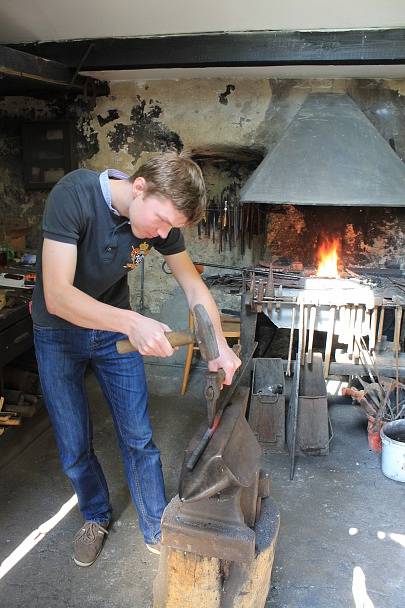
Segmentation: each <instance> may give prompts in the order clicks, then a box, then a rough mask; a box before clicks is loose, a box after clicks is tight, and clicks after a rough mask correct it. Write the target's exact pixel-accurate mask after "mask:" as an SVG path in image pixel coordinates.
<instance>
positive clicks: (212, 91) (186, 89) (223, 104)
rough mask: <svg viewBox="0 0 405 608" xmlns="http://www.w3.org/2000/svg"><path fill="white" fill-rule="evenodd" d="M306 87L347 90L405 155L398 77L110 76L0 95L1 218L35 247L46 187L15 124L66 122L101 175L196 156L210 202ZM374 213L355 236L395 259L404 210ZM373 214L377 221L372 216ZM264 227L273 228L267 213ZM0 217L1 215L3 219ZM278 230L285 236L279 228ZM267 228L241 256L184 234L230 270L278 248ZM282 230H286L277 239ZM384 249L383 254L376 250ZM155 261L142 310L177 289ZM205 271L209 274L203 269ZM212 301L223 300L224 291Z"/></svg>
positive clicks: (83, 157)
mask: <svg viewBox="0 0 405 608" xmlns="http://www.w3.org/2000/svg"><path fill="white" fill-rule="evenodd" d="M314 91H325V92H328V91H333V92H348V93H349V94H350V95H351V96H352V98H353V99H354V101H355V102H356V103H358V105H359V106H360V108H361V109H362V110H363V111H364V112H365V113H366V115H367V116H368V118H369V119H370V120H371V121H372V122H373V124H374V125H375V126H376V128H377V129H378V130H379V132H380V133H381V134H382V135H383V137H385V138H386V140H387V141H389V142H390V144H391V145H392V146H393V147H395V150H396V152H397V153H398V155H399V156H400V157H401V158H404V156H405V102H404V100H405V97H404V96H405V81H369V80H321V81H308V80H303V81H301V80H297V81H292V80H279V81H272V80H270V81H269V80H239V81H238V80H236V81H235V80H232V81H228V80H225V79H224V80H215V79H212V80H202V79H201V80H182V81H145V82H140V81H137V82H115V83H110V84H109V93H108V94H107V95H102V96H99V97H96V98H87V99H86V98H84V97H82V96H79V97H77V96H69V95H62V96H58V97H57V98H55V97H54V98H48V99H33V98H27V97H8V98H2V99H0V212H1V217H2V218H6V219H7V220H8V221H17V220H18V221H20V222H24V223H26V224H27V225H28V226H29V233H28V237H27V239H28V241H27V244H28V246H29V247H31V248H34V247H36V246H37V243H38V239H39V236H40V218H41V215H42V211H43V207H44V203H45V200H46V196H47V192H45V191H40V192H32V191H27V190H25V188H24V185H23V181H22V149H21V123H22V122H23V121H39V120H41V121H43V120H55V119H61V120H62V119H63V120H65V119H69V120H71V121H72V123H73V126H74V132H75V152H76V156H77V163H78V166H82V167H88V168H90V169H94V170H97V171H101V170H103V169H104V168H106V167H115V168H119V169H121V170H123V171H125V172H127V173H132V172H133V171H134V170H135V169H136V168H137V167H138V165H139V164H140V163H141V162H142V161H143V160H144V159H145V158H147V157H148V156H149V155H151V154H154V153H156V152H159V151H165V150H167V149H177V150H178V151H180V150H184V151H186V152H189V153H191V154H193V155H194V156H195V157H196V158H199V159H200V161H201V166H202V168H203V171H204V174H205V176H206V183H207V187H208V194H209V199H210V200H212V199H213V198H214V197H215V196H220V195H221V193H222V192H223V191H224V190H225V189H226V188H229V187H232V188H233V191H234V192H235V193H236V195H237V192H238V191H239V188H240V186H241V185H242V184H243V183H244V181H245V180H246V178H247V176H248V175H249V173H250V172H251V171H252V170H253V169H254V167H255V166H256V165H257V163H258V162H259V160H260V158H261V157H262V156H263V155H264V153H265V151H266V150H268V149H271V147H272V146H274V145H275V143H276V142H277V140H278V138H279V137H280V134H281V133H282V132H283V130H284V129H285V128H286V126H287V125H288V124H289V122H290V120H291V119H292V117H293V116H294V114H295V112H296V111H297V109H298V108H299V106H300V105H301V103H302V102H303V100H304V99H305V97H306V95H307V94H308V93H310V92H314ZM393 213H394V212H392V211H391V210H381V218H380V217H377V218H376V221H375V230H374V231H372V232H370V233H368V235H365V236H364V235H361V236H360V237H359V238H360V239H363V240H362V241H361V243H360V245H361V246H362V247H363V249H364V251H365V252H366V253H367V254H368V255H370V256H373V255H374V254H376V256H377V257H378V256H380V257H381V251H383V252H387V248H388V250H389V253H388V254H387V257H395V255H399V252H400V251H401V250H402V249H403V234H404V231H405V221H404V218H403V214H402V210H399V211H398V212H397V211H396V212H395V214H393ZM380 219H381V221H380ZM268 220H269V221H268V222H267V224H268V226H271V225H273V226H274V225H275V223H274V222H275V220H274V218H272V217H271V215H270V217H269V218H268ZM4 221H5V220H4ZM306 222H307V218H305V217H301V218H300V221H298V222H294V221H293V222H291V218H289V217H286V218H285V220H283V221H281V223H279V224H278V225H277V234H278V237H277V238H278V239H279V241H280V242H285V235H286V234H287V233H288V231H289V232H294V231H296V230H301V231H302V230H303V231H304V232H305V230H306ZM284 231H285V233H284ZM268 234H269V228H267V229H266V227H264V228H263V231H262V234H261V235H256V236H255V238H254V239H253V241H252V247H251V249H249V248H248V247H246V249H245V253H244V255H243V256H242V255H241V252H240V248H239V247H238V246H237V245H236V246H235V247H234V248H233V249H232V250H229V247H227V246H225V250H224V251H222V253H219V247H218V239H217V240H216V242H215V243H213V242H212V234H211V236H210V238H208V236H206V235H205V234H204V231H202V234H201V236H200V237H198V234H197V229H196V228H190V229H188V230H186V231H185V237H186V241H187V245H188V249H189V251H190V254H191V256H192V258H193V259H194V260H195V261H206V262H210V263H218V264H221V265H224V266H226V265H228V266H232V267H243V266H248V265H250V264H252V263H256V262H257V261H258V260H260V259H261V258H262V257H263V256H264V255H265V256H269V255H271V254H272V248H273V249H274V250H276V249H277V246H278V245H277V239H275V238H273V239H272V240H271V239H270V242H269V241H268V237H267V235H268ZM283 235H284V236H283ZM384 255H385V253H384ZM161 265H162V260H161V258H160V257H159V256H158V255H157V254H154V253H152V254H150V255H149V256H148V257H147V259H146V262H145V271H146V274H145V294H144V300H145V305H146V309H147V310H149V311H151V312H152V313H158V311H159V310H160V308H161V305H162V303H163V302H164V301H166V300H167V299H168V298H169V297H170V296H171V294H172V293H173V290H174V288H175V282H174V280H173V278H172V277H170V276H168V275H166V274H164V273H163V272H162V268H161ZM211 272H217V271H215V270H211ZM129 284H130V291H131V297H132V302H133V305H134V306H137V305H138V302H139V296H140V294H139V272H137V270H135V271H133V272H132V273H131V274H130V277H129ZM218 297H220V298H223V299H224V301H225V300H227V298H228V296H227V294H224V295H223V296H222V295H219V296H218Z"/></svg>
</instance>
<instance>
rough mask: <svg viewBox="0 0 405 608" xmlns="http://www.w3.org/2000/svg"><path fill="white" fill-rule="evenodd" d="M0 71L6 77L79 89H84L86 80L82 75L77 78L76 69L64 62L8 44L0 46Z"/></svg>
mask: <svg viewBox="0 0 405 608" xmlns="http://www.w3.org/2000/svg"><path fill="white" fill-rule="evenodd" d="M0 73H2V74H4V76H6V77H7V76H8V77H12V78H18V79H24V80H29V81H37V82H39V83H46V84H48V85H53V86H57V87H68V88H73V89H79V90H83V87H84V84H85V82H86V78H83V77H82V76H78V77H76V78H75V72H74V70H72V69H71V68H70V67H68V66H66V65H63V64H62V63H59V62H56V61H53V60H50V59H44V58H43V57H38V56H35V55H32V54H30V53H26V52H24V51H20V50H16V49H12V48H9V47H6V46H0Z"/></svg>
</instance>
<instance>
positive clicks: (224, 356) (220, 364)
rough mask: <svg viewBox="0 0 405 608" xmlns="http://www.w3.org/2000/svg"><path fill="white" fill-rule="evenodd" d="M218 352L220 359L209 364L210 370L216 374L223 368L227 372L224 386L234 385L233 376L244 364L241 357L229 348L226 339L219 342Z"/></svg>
mask: <svg viewBox="0 0 405 608" xmlns="http://www.w3.org/2000/svg"><path fill="white" fill-rule="evenodd" d="M218 350H219V357H217V358H216V359H213V361H210V362H209V363H208V369H209V370H210V371H211V372H216V371H218V370H219V369H221V368H222V369H223V370H224V372H225V380H224V384H232V379H233V375H234V373H235V372H236V370H237V369H238V367H240V365H241V363H242V362H241V360H240V359H239V357H238V356H237V355H235V353H234V352H233V350H232V348H230V347H229V346H228V343H227V341H226V340H225V338H224V339H223V340H222V339H221V340H218Z"/></svg>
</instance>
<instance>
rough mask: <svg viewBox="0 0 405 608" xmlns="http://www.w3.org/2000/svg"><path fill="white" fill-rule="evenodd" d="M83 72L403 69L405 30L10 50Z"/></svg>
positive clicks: (49, 44)
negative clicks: (345, 67) (308, 67)
mask: <svg viewBox="0 0 405 608" xmlns="http://www.w3.org/2000/svg"><path fill="white" fill-rule="evenodd" d="M89 45H93V46H92V48H91V50H90V52H89V53H88V54H87V57H86V59H85V60H84V61H83V63H82V65H81V69H82V70H114V69H116V70H118V69H146V68H149V69H150V68H175V67H177V68H178V67H181V68H191V67H199V68H202V67H217V66H229V67H240V66H265V65H268V66H272V65H325V64H327V65H330V64H332V65H364V64H369V65H379V64H381V65H384V64H401V63H405V29H399V28H398V29H384V30H347V31H343V30H337V31H312V32H308V31H305V32H292V31H265V32H239V33H210V34H190V35H181V36H154V37H144V38H102V39H94V40H75V41H65V42H46V43H36V44H29V45H17V46H15V47H14V48H18V49H21V50H25V51H28V52H29V53H33V54H36V55H40V56H41V57H47V58H49V59H54V60H57V61H61V62H62V63H64V64H66V65H69V66H71V67H76V66H78V65H79V64H80V62H81V60H82V58H83V56H84V55H85V54H86V52H87V49H88V48H89Z"/></svg>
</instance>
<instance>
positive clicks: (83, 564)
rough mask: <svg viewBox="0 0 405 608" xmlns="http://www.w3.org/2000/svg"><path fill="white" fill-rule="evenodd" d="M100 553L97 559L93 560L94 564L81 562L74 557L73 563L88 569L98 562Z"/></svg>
mask: <svg viewBox="0 0 405 608" xmlns="http://www.w3.org/2000/svg"><path fill="white" fill-rule="evenodd" d="M100 553H101V551H100V552H99V553H97V555H96V557H95V558H94V559H93V561H92V562H79V560H78V559H76V558H75V557H73V561H74V563H75V564H76V566H81V567H82V568H87V566H91V565H92V564H94V562H95V561H96V560H97V558H98V556H99V555H100Z"/></svg>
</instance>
